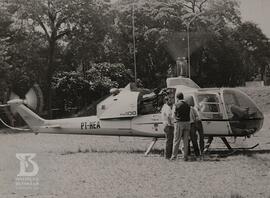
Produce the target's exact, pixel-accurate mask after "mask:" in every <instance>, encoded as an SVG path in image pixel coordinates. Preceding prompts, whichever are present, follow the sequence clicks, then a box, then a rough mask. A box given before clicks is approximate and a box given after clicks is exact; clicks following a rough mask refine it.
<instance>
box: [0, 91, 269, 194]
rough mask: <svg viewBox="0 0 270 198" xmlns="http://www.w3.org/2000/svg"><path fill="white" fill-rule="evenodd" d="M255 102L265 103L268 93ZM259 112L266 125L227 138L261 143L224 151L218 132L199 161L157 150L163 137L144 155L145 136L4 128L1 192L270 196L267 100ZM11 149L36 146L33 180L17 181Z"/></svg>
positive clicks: (0, 143)
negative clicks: (167, 157) (174, 158)
mask: <svg viewBox="0 0 270 198" xmlns="http://www.w3.org/2000/svg"><path fill="white" fill-rule="evenodd" d="M263 93H264V94H265V92H263ZM265 97H268V94H265ZM269 98H270V97H269ZM258 100H260V99H258ZM269 101H270V100H269ZM260 102H261V103H264V104H266V103H268V101H267V99H263V101H262V100H260ZM262 106H263V104H262ZM264 112H265V122H264V126H263V129H262V130H261V131H260V132H258V133H256V134H255V135H254V137H251V138H249V139H243V138H239V139H237V140H236V141H235V140H234V139H233V138H232V139H229V142H230V143H231V144H232V146H233V147H245V146H252V145H255V144H256V143H259V144H260V145H259V146H258V147H257V148H256V149H254V150H251V151H245V152H235V153H227V152H222V151H221V150H220V148H224V146H223V144H221V141H220V140H219V139H215V140H214V142H213V144H212V146H211V148H212V152H211V153H210V154H209V155H207V156H206V157H205V159H204V160H203V161H190V162H184V161H182V160H181V159H178V160H177V161H175V162H171V161H168V160H165V159H164V158H163V157H161V156H160V154H161V152H162V150H163V147H164V142H163V141H162V140H160V141H158V142H157V144H156V145H155V147H154V148H155V149H154V151H153V152H152V153H151V154H150V155H149V156H147V157H145V156H144V151H145V150H146V148H147V146H148V145H149V143H150V141H151V140H150V139H147V138H133V137H131V138H130V137H129V138H122V137H121V138H120V139H119V138H118V137H101V136H76V135H47V134H39V135H34V134H29V133H24V134H22V133H20V134H19V133H18V134H14V133H11V132H10V131H8V130H2V133H0V198H15V197H18V198H21V197H31V198H32V197H33V198H36V197H40V198H54V197H55V198H56V197H57V198H60V197H61V198H62V197H68V198H69V197H70V198H86V197H88V198H95V197H96V198H101V197H102V198H103V197H106V198H107V197H108V198H134V197H138V198H142V197H147V198H152V197H161V198H163V197H170V198H174V197H175V198H176V197H177V198H178V197H216V198H219V197H220V198H221V197H235V198H236V197H266V198H268V197H269V198H270V155H269V153H270V113H269V112H270V111H268V110H267V109H266V108H264ZM234 141H235V142H234ZM223 150H224V149H223ZM16 153H35V154H36V157H35V158H34V159H33V161H35V162H36V163H37V165H38V167H39V172H38V174H37V175H36V176H35V178H36V179H38V185H36V186H33V185H29V186H27V185H21V184H20V183H19V184H18V183H16V179H17V178H18V177H17V174H18V173H19V171H20V163H19V160H18V159H17V158H16Z"/></svg>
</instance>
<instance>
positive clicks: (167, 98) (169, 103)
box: [164, 96, 172, 105]
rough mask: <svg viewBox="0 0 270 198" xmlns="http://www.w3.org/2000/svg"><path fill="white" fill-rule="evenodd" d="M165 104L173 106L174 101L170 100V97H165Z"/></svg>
mask: <svg viewBox="0 0 270 198" xmlns="http://www.w3.org/2000/svg"><path fill="white" fill-rule="evenodd" d="M164 103H166V104H168V105H171V104H172V100H171V99H170V97H169V96H165V97H164Z"/></svg>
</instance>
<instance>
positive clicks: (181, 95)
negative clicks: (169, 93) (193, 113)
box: [176, 92, 184, 100]
mask: <svg viewBox="0 0 270 198" xmlns="http://www.w3.org/2000/svg"><path fill="white" fill-rule="evenodd" d="M176 98H177V99H178V100H183V99H184V95H183V93H182V92H179V93H178V94H177V95H176Z"/></svg>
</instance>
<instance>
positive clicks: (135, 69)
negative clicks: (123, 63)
mask: <svg viewBox="0 0 270 198" xmlns="http://www.w3.org/2000/svg"><path fill="white" fill-rule="evenodd" d="M134 4H135V1H134V0H133V4H132V38H133V61H134V62H133V63H134V81H135V85H137V63H136V40H135V19H134Z"/></svg>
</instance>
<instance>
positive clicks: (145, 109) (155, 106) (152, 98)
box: [138, 88, 175, 115]
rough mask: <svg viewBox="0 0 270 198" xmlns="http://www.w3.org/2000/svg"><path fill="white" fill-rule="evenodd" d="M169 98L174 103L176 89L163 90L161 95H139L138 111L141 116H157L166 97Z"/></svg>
mask: <svg viewBox="0 0 270 198" xmlns="http://www.w3.org/2000/svg"><path fill="white" fill-rule="evenodd" d="M165 96H169V97H170V98H171V99H172V102H174V96H175V88H166V89H162V90H161V91H160V92H159V93H154V92H152V93H148V94H142V93H140V95H139V102H138V110H139V114H140V115H146V114H155V113H159V112H160V111H161V108H162V106H163V104H164V97H165Z"/></svg>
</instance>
